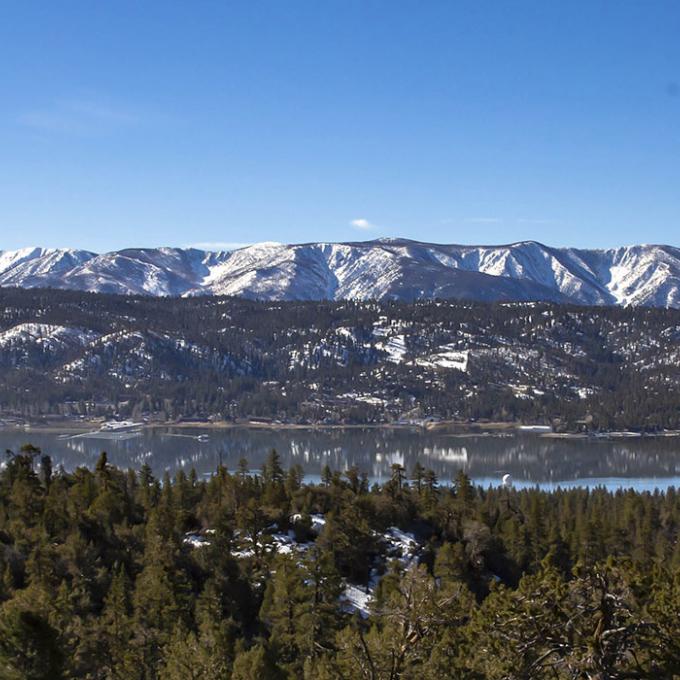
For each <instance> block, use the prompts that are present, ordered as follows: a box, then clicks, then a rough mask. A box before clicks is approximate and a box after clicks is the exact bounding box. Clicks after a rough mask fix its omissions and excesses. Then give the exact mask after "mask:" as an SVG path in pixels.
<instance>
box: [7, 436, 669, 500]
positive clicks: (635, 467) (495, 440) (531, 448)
mask: <svg viewBox="0 0 680 680" xmlns="http://www.w3.org/2000/svg"><path fill="white" fill-rule="evenodd" d="M199 436H200V437H201V440H199V439H198V437H199ZM206 437H207V439H206ZM26 442H30V443H32V444H33V445H35V446H38V447H40V448H41V449H42V450H43V452H45V453H49V454H50V455H51V456H52V458H53V460H54V463H55V466H56V465H59V464H62V465H63V466H64V467H65V468H66V469H68V470H71V469H73V468H75V467H77V466H79V465H87V466H93V465H94V463H95V462H96V460H97V458H98V456H99V454H100V453H101V451H103V450H105V451H106V452H107V453H108V455H109V460H110V461H111V462H112V463H114V464H116V465H118V466H121V467H133V468H139V467H140V466H141V465H142V464H143V463H145V462H146V463H148V464H149V465H150V466H151V467H152V468H153V470H154V472H155V473H156V474H158V475H161V474H162V473H163V472H164V471H165V470H169V471H170V472H173V471H174V470H177V469H179V468H183V469H185V470H187V471H188V470H190V469H191V468H192V467H194V468H196V470H197V472H198V473H199V474H201V475H207V474H210V473H211V472H213V471H214V470H215V468H216V466H217V465H218V463H219V461H220V460H222V462H223V464H224V465H226V466H227V467H228V468H229V469H230V470H234V469H235V468H236V466H237V464H238V461H239V460H240V459H241V458H246V459H247V460H248V462H249V463H250V467H251V469H253V470H257V469H258V468H259V467H260V466H261V465H262V462H263V461H264V460H265V458H266V456H267V454H268V453H269V451H271V449H273V448H275V449H276V450H277V451H278V452H279V454H280V456H281V459H282V462H283V464H284V466H286V467H287V466H290V465H293V464H295V463H298V464H300V465H302V467H303V469H304V471H305V475H306V478H307V479H308V480H310V481H315V480H318V478H319V474H320V472H321V470H322V468H323V467H324V465H326V464H328V465H329V466H330V467H331V468H332V469H334V470H344V469H346V468H348V467H350V466H352V465H356V466H357V467H358V468H359V469H360V470H361V471H362V472H366V473H368V475H369V477H370V478H371V480H372V481H378V482H380V481H385V480H387V479H389V477H390V469H391V466H392V464H394V463H399V464H401V465H403V466H404V467H405V468H406V470H407V472H410V471H411V470H412V468H413V466H414V465H415V463H416V461H420V463H421V464H422V465H423V466H425V467H428V468H431V469H433V470H434V471H435V472H436V473H437V475H438V476H439V479H440V481H441V482H442V483H446V482H449V481H450V480H451V478H452V476H454V475H455V474H456V472H457V471H458V470H460V469H463V470H465V472H466V473H467V474H468V475H469V476H470V477H471V478H472V479H473V480H474V481H475V482H476V483H478V484H481V485H483V486H487V485H489V484H493V485H496V484H499V483H500V481H501V478H502V476H503V475H504V474H506V473H509V474H510V475H511V476H512V481H513V484H514V485H515V486H533V485H538V486H540V487H542V488H546V489H550V488H555V487H557V486H562V487H570V486H588V487H594V486H605V487H607V488H610V489H616V488H629V487H630V488H635V489H637V490H645V489H649V490H653V489H655V488H660V489H663V488H667V487H668V486H680V438H672V437H667V438H645V439H627V440H594V441H591V440H583V439H572V440H563V439H547V438H542V437H539V436H537V435H535V434H497V435H481V434H480V435H453V434H447V433H445V432H427V431H420V430H407V429H386V428H366V429H363V428H359V429H311V430H291V429H288V430H287V429H249V428H231V429H199V428H197V429H172V428H167V429H145V430H142V431H141V432H139V433H125V434H123V435H121V436H117V437H113V438H111V437H109V438H105V437H101V436H100V435H99V434H96V435H94V436H91V435H87V434H86V435H77V436H70V435H66V436H65V435H63V434H62V435H58V434H53V433H47V432H39V431H35V432H13V431H0V446H1V447H2V450H5V449H12V450H17V449H18V448H19V447H20V446H21V445H22V444H24V443H26Z"/></svg>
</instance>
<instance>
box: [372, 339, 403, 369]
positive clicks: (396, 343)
mask: <svg viewBox="0 0 680 680" xmlns="http://www.w3.org/2000/svg"><path fill="white" fill-rule="evenodd" d="M375 346H376V347H377V348H378V349H381V350H382V351H383V352H386V353H387V361H391V362H392V363H393V364H400V363H401V362H402V361H403V360H404V355H405V354H406V338H405V337H404V336H403V335H394V336H392V337H391V338H388V339H386V340H381V341H380V342H376V343H375Z"/></svg>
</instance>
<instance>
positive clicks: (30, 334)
mask: <svg viewBox="0 0 680 680" xmlns="http://www.w3.org/2000/svg"><path fill="white" fill-rule="evenodd" d="M96 337H97V334H96V333H93V332H92V331H85V330H82V329H79V328H72V327H70V326H55V325H51V324H44V323H20V324H18V325H16V326H14V327H13V328H10V329H8V330H6V331H3V332H0V348H3V349H4V348H7V347H11V346H16V345H25V344H29V343H30V344H35V345H37V346H39V347H41V348H42V349H45V350H47V351H56V350H57V349H61V348H63V347H65V346H67V345H80V346H84V345H86V344H87V343H88V342H90V341H91V340H93V339H94V338H96Z"/></svg>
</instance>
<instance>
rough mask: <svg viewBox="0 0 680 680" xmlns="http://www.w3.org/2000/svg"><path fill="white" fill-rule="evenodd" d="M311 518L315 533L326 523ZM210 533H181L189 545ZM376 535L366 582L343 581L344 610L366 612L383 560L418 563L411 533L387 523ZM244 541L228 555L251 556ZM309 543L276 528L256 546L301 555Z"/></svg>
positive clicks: (417, 546)
mask: <svg viewBox="0 0 680 680" xmlns="http://www.w3.org/2000/svg"><path fill="white" fill-rule="evenodd" d="M310 518H311V531H312V533H314V534H316V535H319V534H320V533H321V531H322V530H323V528H324V526H325V524H326V518H325V517H324V516H323V515H320V514H314V515H311V516H310ZM301 519H302V515H299V514H298V515H293V516H292V517H291V521H292V522H296V521H300V520H301ZM210 533H214V532H213V531H212V530H210V529H208V530H205V531H191V532H188V533H187V534H185V536H184V543H185V545H189V546H191V547H192V548H203V547H205V546H208V545H210V540H209V538H208V535H209V534H210ZM376 536H377V537H378V538H379V539H380V540H381V542H382V543H383V550H382V551H381V555H380V556H379V557H378V558H377V559H376V562H375V564H374V565H373V568H372V569H371V576H370V578H369V582H368V584H367V585H360V584H356V583H350V582H348V581H346V582H345V589H344V591H343V593H342V595H341V596H340V606H341V608H342V610H343V611H345V612H347V613H355V612H356V613H359V615H360V616H362V617H363V618H367V617H368V616H369V613H370V604H371V601H372V599H373V596H374V594H375V590H376V588H377V587H378V583H379V582H380V578H381V575H380V574H381V573H382V572H383V571H384V568H385V566H386V563H387V562H388V561H390V560H398V561H399V563H400V565H401V567H402V568H403V569H404V570H406V569H409V568H410V567H412V566H414V565H416V564H417V563H418V559H419V556H420V550H421V545H420V544H419V543H418V541H417V540H416V538H415V536H414V535H413V534H412V533H409V532H406V531H403V530H401V529H399V528H398V527H389V528H388V529H387V530H386V531H385V532H383V533H382V534H376ZM234 538H235V539H236V542H237V543H239V534H238V532H236V534H235V536H234ZM248 543H249V542H248V541H242V542H241V545H240V547H239V549H236V550H232V553H231V554H232V555H233V556H234V557H236V558H237V559H245V558H249V557H253V556H254V554H255V553H254V552H253V550H252V546H249V545H248ZM312 545H313V542H309V543H304V542H298V541H297V540H296V539H295V532H294V531H292V530H289V531H288V533H282V532H276V533H272V534H264V535H263V536H262V537H261V540H260V542H259V546H260V548H261V550H262V551H264V552H268V551H276V552H277V553H279V554H282V555H301V554H304V553H305V552H306V551H307V550H309V548H310V547H311V546H312Z"/></svg>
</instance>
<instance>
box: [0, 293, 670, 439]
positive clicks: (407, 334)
mask: <svg viewBox="0 0 680 680" xmlns="http://www.w3.org/2000/svg"><path fill="white" fill-rule="evenodd" d="M0 409H1V411H2V413H4V414H5V415H7V414H14V415H17V416H20V417H27V418H34V417H39V416H41V415H45V414H61V415H63V416H69V417H70V416H77V415H102V416H108V417H110V416H121V417H135V418H138V417H141V416H142V415H153V416H155V417H160V418H162V419H166V418H167V419H176V418H180V417H198V418H208V417H212V418H215V419H227V420H230V419H236V418H252V417H256V418H266V419H277V420H280V421H286V422H302V423H304V422H307V423H308V422H392V421H396V420H399V419H422V418H425V417H434V418H443V419H456V420H476V419H492V420H504V421H524V422H540V423H546V424H553V425H554V426H555V427H556V428H558V429H567V430H573V429H583V428H593V429H597V428H600V429H615V428H618V429H620V428H631V429H642V430H657V429H659V428H664V427H665V428H677V427H680V311H677V310H662V309H648V308H625V309H621V308H617V307H570V306H562V305H550V304H537V303H526V304H517V303H515V304H503V305H500V304H499V305H485V304H469V303H468V304H463V303H455V302H441V301H433V302H420V303H415V304H402V303H390V302H383V303H378V302H287V303H280V302H277V303H265V302H254V301H247V300H241V299H235V298H225V297H201V298H190V299H178V298H161V299H158V298H150V297H130V296H110V295H101V294H85V293H77V292H69V291H54V290H18V289H3V290H0Z"/></svg>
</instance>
